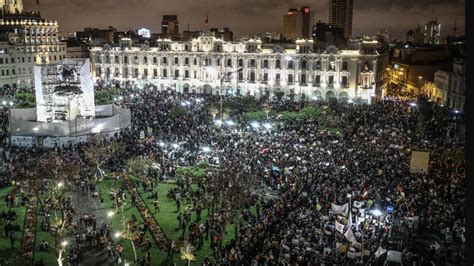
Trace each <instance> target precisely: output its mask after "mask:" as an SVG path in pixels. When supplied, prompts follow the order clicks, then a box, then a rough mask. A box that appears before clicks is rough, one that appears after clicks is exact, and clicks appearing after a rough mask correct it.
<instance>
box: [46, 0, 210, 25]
mask: <svg viewBox="0 0 474 266" xmlns="http://www.w3.org/2000/svg"><path fill="white" fill-rule="evenodd" d="M38 1H39V0H38ZM204 23H205V24H206V25H207V24H208V23H209V16H208V15H207V14H206V20H205V21H204Z"/></svg>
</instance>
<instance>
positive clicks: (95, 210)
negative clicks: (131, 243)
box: [72, 192, 115, 266]
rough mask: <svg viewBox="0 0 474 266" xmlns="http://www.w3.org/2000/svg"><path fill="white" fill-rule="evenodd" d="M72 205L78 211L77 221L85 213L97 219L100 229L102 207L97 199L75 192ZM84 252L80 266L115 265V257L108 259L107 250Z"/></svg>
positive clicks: (97, 249) (90, 249)
mask: <svg viewBox="0 0 474 266" xmlns="http://www.w3.org/2000/svg"><path fill="white" fill-rule="evenodd" d="M72 204H73V207H74V209H75V211H76V217H75V219H77V220H78V219H79V216H80V215H81V214H83V213H86V214H87V215H95V217H96V218H97V228H100V226H101V225H102V221H103V214H102V212H101V209H102V206H101V204H100V203H99V201H98V200H97V199H96V198H94V197H93V196H92V195H91V194H90V193H88V192H73V193H72ZM81 229H85V228H84V226H81ZM83 250H84V252H83V259H82V261H81V263H80V264H79V266H93V265H96V266H99V265H100V266H102V265H104V266H107V265H115V263H114V259H113V257H108V254H107V251H106V250H105V249H100V248H87V247H83Z"/></svg>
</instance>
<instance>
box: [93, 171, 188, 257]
mask: <svg viewBox="0 0 474 266" xmlns="http://www.w3.org/2000/svg"><path fill="white" fill-rule="evenodd" d="M121 184H122V182H121V181H117V180H104V181H103V182H101V183H100V184H99V185H98V186H97V191H98V192H99V194H100V196H101V197H102V198H103V199H104V203H103V206H104V208H103V209H102V213H103V217H107V213H108V212H109V211H114V212H115V208H114V207H113V205H114V202H113V201H112V200H111V198H110V196H109V192H110V191H111V189H118V188H119V187H120V186H121ZM123 211H124V213H123V217H125V223H127V222H128V221H129V220H130V218H131V217H132V215H135V217H136V218H137V221H138V224H141V223H142V222H143V219H142V217H141V216H140V213H139V212H138V209H137V208H136V207H132V206H131V203H130V195H129V194H128V193H127V199H126V200H125V205H124V207H123ZM104 222H106V223H109V224H111V228H112V235H113V234H114V233H115V232H123V231H124V224H123V218H122V213H121V211H120V209H119V212H118V213H115V214H114V216H113V217H111V218H105V221H104ZM145 237H148V238H150V239H151V240H152V241H153V237H152V236H151V234H150V232H147V233H146V235H145ZM114 240H116V239H114ZM118 243H120V245H122V247H123V253H122V257H123V261H127V262H129V263H130V265H134V261H135V255H134V252H133V246H132V243H131V241H130V240H129V239H123V238H120V240H119V241H118ZM135 249H136V252H137V258H138V260H141V259H142V258H143V257H144V256H145V255H146V252H143V251H142V250H141V248H139V247H137V246H135ZM151 258H152V265H170V264H172V263H173V262H177V263H178V262H179V261H180V259H179V256H178V255H175V256H173V258H172V259H170V260H167V253H166V252H164V251H161V250H159V249H158V247H157V246H156V243H155V242H154V241H153V247H152V249H151Z"/></svg>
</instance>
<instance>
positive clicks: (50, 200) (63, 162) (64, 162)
mask: <svg viewBox="0 0 474 266" xmlns="http://www.w3.org/2000/svg"><path fill="white" fill-rule="evenodd" d="M25 166H26V170H25V171H24V176H25V177H28V178H30V179H29V181H30V182H31V183H32V184H31V188H32V190H33V193H35V195H36V197H37V198H38V202H39V204H40V209H41V210H42V212H43V213H44V215H45V222H46V224H47V226H48V228H49V229H50V230H51V229H52V231H51V233H54V251H55V254H56V257H57V261H58V265H60V266H61V265H62V255H63V253H64V251H65V249H64V248H65V246H66V242H64V237H65V235H66V234H67V228H68V226H69V223H70V221H72V215H73V213H72V208H71V206H70V201H69V200H68V195H69V194H70V193H69V191H70V188H71V183H73V182H74V181H75V180H76V179H77V178H78V177H79V173H80V169H81V164H80V159H79V157H78V156H75V155H68V156H64V155H62V154H59V153H57V152H53V151H50V152H48V153H45V154H43V155H42V156H40V157H39V158H37V159H35V160H31V161H29V162H27V164H26V165H25ZM43 180H47V184H46V186H43V185H42V184H43ZM46 205H47V208H46ZM50 213H51V214H52V215H51V216H52V217H54V220H53V221H51V220H50Z"/></svg>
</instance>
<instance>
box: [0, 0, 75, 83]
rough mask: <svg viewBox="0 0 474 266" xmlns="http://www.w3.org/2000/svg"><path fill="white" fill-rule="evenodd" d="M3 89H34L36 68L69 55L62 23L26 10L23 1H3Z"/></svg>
mask: <svg viewBox="0 0 474 266" xmlns="http://www.w3.org/2000/svg"><path fill="white" fill-rule="evenodd" d="M0 8H1V10H0V90H1V89H4V88H6V87H10V88H12V87H13V88H16V87H18V88H33V87H34V73H33V67H34V66H35V65H36V64H42V63H46V64H49V63H59V62H61V61H62V60H63V59H64V58H66V43H63V42H61V40H60V39H61V38H60V33H59V25H58V23H57V22H56V21H54V22H53V21H48V20H45V19H44V18H42V17H41V15H40V13H39V12H35V11H32V12H28V11H24V10H23V0H0Z"/></svg>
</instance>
